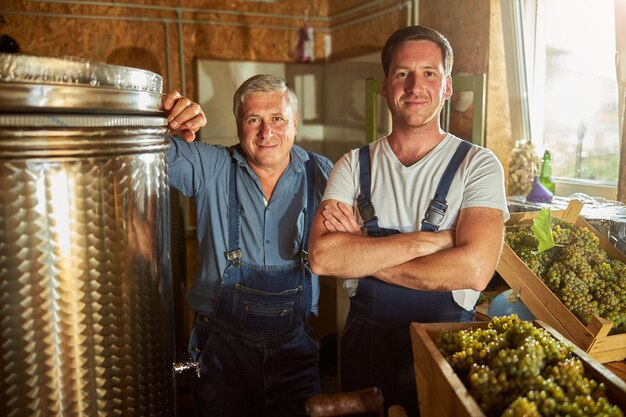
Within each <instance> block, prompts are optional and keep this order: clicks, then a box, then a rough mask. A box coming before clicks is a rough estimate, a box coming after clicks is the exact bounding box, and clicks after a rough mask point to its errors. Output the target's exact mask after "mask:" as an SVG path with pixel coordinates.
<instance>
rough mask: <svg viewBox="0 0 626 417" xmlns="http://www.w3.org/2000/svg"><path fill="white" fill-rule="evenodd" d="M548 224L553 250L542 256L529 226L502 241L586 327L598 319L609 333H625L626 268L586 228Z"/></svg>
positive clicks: (553, 221) (511, 232)
mask: <svg viewBox="0 0 626 417" xmlns="http://www.w3.org/2000/svg"><path fill="white" fill-rule="evenodd" d="M551 224H552V227H551V234H552V239H553V241H554V246H552V247H550V248H549V249H547V250H544V251H542V252H539V251H538V250H537V249H538V245H539V242H538V239H537V237H536V234H535V232H534V231H533V228H532V227H531V226H518V227H513V228H509V229H508V230H507V232H506V234H505V241H506V243H507V244H508V245H509V247H510V248H511V249H512V250H513V251H514V252H515V253H516V255H517V256H518V257H519V258H520V259H521V260H522V261H523V262H524V263H525V264H526V265H527V266H528V268H530V270H531V271H532V272H533V273H534V274H535V275H536V276H537V277H539V278H540V279H541V280H542V281H543V282H544V283H545V284H546V286H547V287H548V288H550V290H551V291H552V292H553V293H554V294H555V295H556V296H557V297H558V298H559V300H560V301H561V302H562V303H563V305H565V307H567V308H568V309H569V310H570V311H571V312H572V313H573V314H574V315H575V316H576V317H577V318H578V319H579V320H580V321H581V322H582V323H583V324H584V325H587V324H589V322H590V321H591V319H592V318H593V317H594V316H596V315H597V316H599V317H602V318H604V319H607V320H610V321H611V322H613V327H612V328H611V332H610V334H618V333H626V265H624V263H623V262H622V261H620V260H619V259H609V257H608V255H607V254H606V252H605V251H604V250H603V249H602V248H600V241H599V238H598V237H597V236H596V235H595V234H594V233H592V232H591V231H589V230H588V229H587V228H586V227H579V226H576V225H573V224H570V223H567V222H565V221H563V220H561V219H559V218H552V219H551Z"/></svg>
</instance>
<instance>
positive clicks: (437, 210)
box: [422, 199, 448, 230]
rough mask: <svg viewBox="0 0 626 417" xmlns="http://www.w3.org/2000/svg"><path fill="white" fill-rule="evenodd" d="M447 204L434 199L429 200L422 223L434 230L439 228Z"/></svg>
mask: <svg viewBox="0 0 626 417" xmlns="http://www.w3.org/2000/svg"><path fill="white" fill-rule="evenodd" d="M446 210H448V205H447V204H446V203H445V202H443V201H437V200H435V199H432V200H430V204H429V205H428V210H427V211H426V216H424V220H422V224H423V223H426V224H428V225H430V226H431V227H433V228H434V229H435V230H439V226H441V223H442V222H443V217H444V216H445V215H446Z"/></svg>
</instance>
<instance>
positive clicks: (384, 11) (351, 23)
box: [332, 3, 406, 31]
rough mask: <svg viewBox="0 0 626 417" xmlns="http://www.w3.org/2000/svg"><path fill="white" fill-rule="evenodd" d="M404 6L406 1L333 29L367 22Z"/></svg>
mask: <svg viewBox="0 0 626 417" xmlns="http://www.w3.org/2000/svg"><path fill="white" fill-rule="evenodd" d="M404 8H406V3H405V4H398V5H397V6H395V7H392V8H389V9H385V10H381V11H378V12H376V13H372V14H369V15H367V16H363V17H361V18H359V19H355V20H351V21H350V22H346V23H343V24H340V25H336V26H333V28H332V30H333V31H334V30H338V29H343V28H346V27H350V26H354V25H357V24H359V23H362V22H366V21H368V20H372V19H374V18H376V17H379V16H384V15H386V14H389V13H392V12H395V11H397V10H402V9H404Z"/></svg>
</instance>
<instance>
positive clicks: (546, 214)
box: [532, 207, 555, 253]
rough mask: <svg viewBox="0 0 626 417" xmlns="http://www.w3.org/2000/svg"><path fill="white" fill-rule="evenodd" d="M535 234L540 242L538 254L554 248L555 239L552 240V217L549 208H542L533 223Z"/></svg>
mask: <svg viewBox="0 0 626 417" xmlns="http://www.w3.org/2000/svg"><path fill="white" fill-rule="evenodd" d="M532 230H533V234H534V235H535V237H536V238H537V241H538V242H539V247H538V248H537V253H541V252H543V251H546V250H548V249H550V248H552V247H554V246H555V245H554V239H553V238H552V215H551V214H550V209H549V208H546V207H544V208H542V209H541V211H540V212H539V215H538V216H537V217H535V220H534V221H533V227H532Z"/></svg>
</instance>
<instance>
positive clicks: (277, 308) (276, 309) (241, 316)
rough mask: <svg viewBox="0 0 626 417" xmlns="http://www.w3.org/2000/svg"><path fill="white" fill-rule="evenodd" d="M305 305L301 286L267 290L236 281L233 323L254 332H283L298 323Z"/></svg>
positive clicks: (256, 333)
mask: <svg viewBox="0 0 626 417" xmlns="http://www.w3.org/2000/svg"><path fill="white" fill-rule="evenodd" d="M301 308H302V286H298V287H296V288H293V289H289V290H285V291H281V292H277V293H274V292H267V291H259V290H256V289H252V288H248V287H244V286H243V285H241V284H236V285H235V288H234V298H233V310H232V323H233V324H235V325H236V326H238V327H239V328H240V330H243V331H246V332H248V333H252V334H255V335H280V334H283V333H288V332H290V331H292V330H294V329H296V327H297V326H298V322H299V317H300V316H301Z"/></svg>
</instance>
